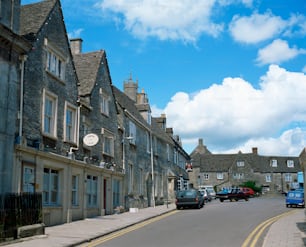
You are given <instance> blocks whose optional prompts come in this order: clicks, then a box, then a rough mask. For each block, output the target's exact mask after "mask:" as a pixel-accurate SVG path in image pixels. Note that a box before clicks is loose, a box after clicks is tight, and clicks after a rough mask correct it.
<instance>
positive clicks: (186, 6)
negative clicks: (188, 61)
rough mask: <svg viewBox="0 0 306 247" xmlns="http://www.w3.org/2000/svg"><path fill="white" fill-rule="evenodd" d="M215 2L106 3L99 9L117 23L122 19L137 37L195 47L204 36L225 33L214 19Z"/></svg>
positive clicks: (111, 0)
mask: <svg viewBox="0 0 306 247" xmlns="http://www.w3.org/2000/svg"><path fill="white" fill-rule="evenodd" d="M215 1H216V0H205V1H202V0H194V1H193V2H192V4H191V3H190V1H189V0H181V1H178V0H168V1H163V0H155V1H151V0H134V1H122V0H103V1H101V3H100V4H99V5H98V6H99V8H100V9H102V10H103V11H104V12H107V13H113V14H114V15H113V16H114V18H116V19H118V16H120V17H121V19H122V22H123V24H124V26H125V28H126V29H127V30H128V31H130V32H131V33H132V34H133V35H135V36H136V37H139V38H145V37H150V36H151V37H158V38H159V39H160V40H165V39H170V40H183V41H185V42H191V43H193V42H195V41H196V40H197V39H198V37H199V36H200V35H202V34H203V33H206V34H208V35H211V36H214V37H216V36H218V35H219V33H220V32H221V31H222V30H223V26H222V24H216V23H213V22H212V21H211V19H210V18H211V15H212V8H213V6H214V4H215ZM187 10H188V11H187Z"/></svg>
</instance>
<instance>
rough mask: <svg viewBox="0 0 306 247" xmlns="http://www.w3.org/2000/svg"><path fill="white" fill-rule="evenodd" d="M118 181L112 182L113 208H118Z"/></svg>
mask: <svg viewBox="0 0 306 247" xmlns="http://www.w3.org/2000/svg"><path fill="white" fill-rule="evenodd" d="M120 185H121V183H120V180H118V179H114V180H113V206H114V207H117V206H120Z"/></svg>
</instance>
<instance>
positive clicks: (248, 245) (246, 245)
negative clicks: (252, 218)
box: [241, 210, 296, 247]
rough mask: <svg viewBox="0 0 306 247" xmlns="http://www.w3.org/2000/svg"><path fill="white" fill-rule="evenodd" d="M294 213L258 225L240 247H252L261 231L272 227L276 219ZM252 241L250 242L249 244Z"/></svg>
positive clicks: (292, 211)
mask: <svg viewBox="0 0 306 247" xmlns="http://www.w3.org/2000/svg"><path fill="white" fill-rule="evenodd" d="M294 212H296V210H291V211H289V212H286V213H282V214H280V215H277V216H274V217H272V218H270V219H268V220H266V221H264V222H262V223H261V224H259V225H258V226H257V227H256V228H255V229H254V230H253V231H252V232H251V233H250V235H249V236H248V237H247V238H246V240H245V241H244V242H243V244H242V246H241V247H254V246H255V245H256V243H257V242H258V239H259V238H260V236H261V235H262V233H263V231H264V230H265V229H266V228H267V227H268V226H270V225H272V224H273V223H274V222H275V221H277V220H278V219H280V218H282V217H285V216H287V215H290V214H292V213H294ZM251 241H252V242H251Z"/></svg>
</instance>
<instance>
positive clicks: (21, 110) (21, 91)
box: [18, 55, 27, 143]
mask: <svg viewBox="0 0 306 247" xmlns="http://www.w3.org/2000/svg"><path fill="white" fill-rule="evenodd" d="M19 59H20V60H21V65H20V67H21V71H20V105H19V133H18V134H19V143H20V142H21V139H22V127H23V90H24V89H23V87H24V64H25V61H26V60H27V56H26V55H22V56H20V57H19Z"/></svg>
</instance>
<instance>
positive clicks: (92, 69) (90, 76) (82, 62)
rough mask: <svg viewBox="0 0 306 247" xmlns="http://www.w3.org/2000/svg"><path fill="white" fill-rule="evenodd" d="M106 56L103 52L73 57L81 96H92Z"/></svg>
mask: <svg viewBox="0 0 306 247" xmlns="http://www.w3.org/2000/svg"><path fill="white" fill-rule="evenodd" d="M104 55H105V52H104V51H103V50H100V51H95V52H89V53H80V54H74V55H73V60H74V64H75V68H76V73H77V76H78V78H79V82H80V87H79V94H80V95H81V96H86V95H89V94H91V92H92V90H93V88H94V86H95V83H96V79H97V74H98V71H99V68H100V66H101V60H102V58H103V56H104Z"/></svg>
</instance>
